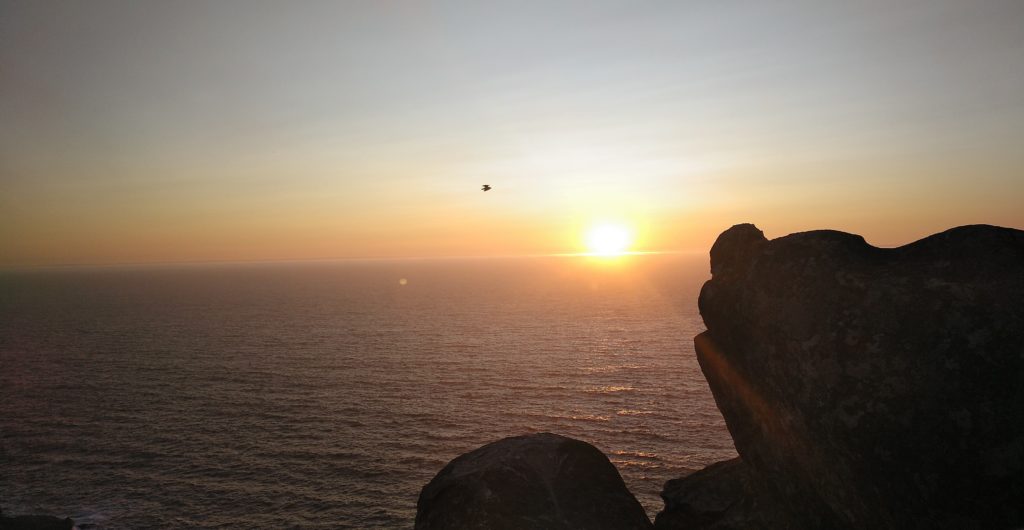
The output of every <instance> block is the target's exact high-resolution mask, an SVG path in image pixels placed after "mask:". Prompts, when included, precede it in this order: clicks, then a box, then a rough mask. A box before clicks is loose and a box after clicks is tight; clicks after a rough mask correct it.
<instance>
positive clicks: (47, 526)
mask: <svg viewBox="0 0 1024 530" xmlns="http://www.w3.org/2000/svg"><path fill="white" fill-rule="evenodd" d="M74 527H75V522H74V521H72V520H71V518H70V517H65V518H64V519H60V518H58V517H54V516H52V515H15V516H12V517H7V516H5V515H3V513H2V512H0V530H71V529H72V528H74Z"/></svg>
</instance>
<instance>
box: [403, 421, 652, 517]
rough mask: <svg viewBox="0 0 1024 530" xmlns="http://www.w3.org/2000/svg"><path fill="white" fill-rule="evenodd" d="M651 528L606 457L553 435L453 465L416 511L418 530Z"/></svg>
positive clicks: (520, 439)
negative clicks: (474, 529)
mask: <svg viewBox="0 0 1024 530" xmlns="http://www.w3.org/2000/svg"><path fill="white" fill-rule="evenodd" d="M650 527H651V523H650V520H649V519H648V518H647V515H646V514H645V513H644V510H643V507H642V506H641V505H640V503H639V502H637V500H636V498H635V497H633V495H632V494H631V493H630V492H629V491H628V490H627V489H626V485H625V484H624V483H623V481H622V477H621V476H619V472H618V471H617V470H616V469H615V466H613V465H612V463H611V462H609V461H608V458H607V457H606V456H605V455H604V454H603V453H601V451H599V450H597V449H596V448H595V447H594V446H592V445H590V444H587V443H584V442H581V441H579V440H574V439H572V438H566V437H563V436H558V435H555V434H549V433H543V434H535V435H529V436H517V437H513V438H505V439H503V440H499V441H497V442H494V443H491V444H488V445H485V446H483V447H481V448H479V449H477V450H475V451H472V452H469V453H466V454H464V455H462V456H459V457H458V458H456V459H454V460H452V461H451V462H450V463H449V464H448V465H447V466H445V468H444V469H442V470H441V471H440V472H439V473H438V474H437V476H435V477H434V479H433V480H431V481H430V483H429V484H427V485H426V487H424V488H423V491H422V492H420V498H419V502H418V503H417V511H416V529H417V530H428V529H430V530H440V529H473V528H480V529H484V528H486V529H503V528H507V529H518V528H522V529H534V528H544V529H552V530H554V529H566V530H569V529H578V530H586V529H595V530H597V529H617V530H629V529H644V528H650Z"/></svg>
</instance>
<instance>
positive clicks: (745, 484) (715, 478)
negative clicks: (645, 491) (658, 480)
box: [654, 458, 778, 530]
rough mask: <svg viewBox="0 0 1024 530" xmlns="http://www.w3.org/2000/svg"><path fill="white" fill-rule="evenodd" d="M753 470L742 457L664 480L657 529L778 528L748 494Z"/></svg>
mask: <svg viewBox="0 0 1024 530" xmlns="http://www.w3.org/2000/svg"><path fill="white" fill-rule="evenodd" d="M749 481H750V472H749V471H748V469H747V466H746V464H744V463H743V460H742V459H740V458H733V459H731V460H725V461H722V462H718V463H715V464H712V465H710V466H708V467H706V468H704V469H702V470H700V471H697V472H696V473H692V474H690V475H687V476H686V477H683V478H678V479H673V480H670V481H668V482H666V483H665V489H664V490H663V491H662V492H661V498H662V499H664V500H665V509H664V510H662V512H661V513H659V514H658V517H657V519H656V520H655V521H654V528H655V529H666V530H671V529H676V528H701V529H706V530H751V529H759V528H765V529H767V528H777V527H778V525H775V524H772V522H769V521H768V520H767V519H766V518H765V517H766V513H765V512H764V511H763V510H762V509H760V508H759V507H758V506H757V504H756V503H755V502H754V498H753V497H752V496H751V495H750V494H749V489H750V484H749Z"/></svg>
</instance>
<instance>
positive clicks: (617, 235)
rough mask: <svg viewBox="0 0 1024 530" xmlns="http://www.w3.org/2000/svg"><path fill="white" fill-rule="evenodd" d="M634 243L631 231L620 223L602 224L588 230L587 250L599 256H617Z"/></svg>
mask: <svg viewBox="0 0 1024 530" xmlns="http://www.w3.org/2000/svg"><path fill="white" fill-rule="evenodd" d="M632 243H633V234H632V233H631V231H630V230H629V229H628V228H626V227H625V226H623V225H620V224H601V225H597V226H595V227H593V228H591V229H590V230H589V231H587V235H586V244H587V250H589V251H590V253H592V254H596V255H599V256H617V255H619V254H623V253H625V252H626V251H627V250H629V246H630V244H632Z"/></svg>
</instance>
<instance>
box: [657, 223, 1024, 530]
mask: <svg viewBox="0 0 1024 530" xmlns="http://www.w3.org/2000/svg"><path fill="white" fill-rule="evenodd" d="M711 272H712V278H711V280H709V281H708V282H707V283H706V284H705V285H704V288H703V290H702V291H701V295H700V300H699V305H700V311H701V315H702V316H703V318H704V322H705V324H706V326H707V329H708V331H707V332H705V333H703V334H701V335H699V336H698V337H697V338H696V339H695V342H696V347H697V357H698V360H699V362H700V364H701V368H702V370H703V371H704V375H705V377H706V378H707V380H708V383H709V385H710V387H711V391H712V393H713V394H714V397H715V401H716V402H717V404H718V407H719V409H720V410H721V412H722V414H723V416H724V417H725V420H726V424H727V426H728V428H729V431H730V433H731V434H732V437H733V440H734V441H735V443H736V449H737V451H738V452H739V454H740V456H741V457H742V460H743V463H742V464H740V463H738V462H737V463H734V464H732V465H733V468H731V470H727V471H723V469H710V468H709V469H707V470H705V472H700V473H704V476H694V477H692V478H691V477H687V478H686V479H683V481H684V482H682V483H676V484H673V482H671V481H670V482H669V485H668V487H667V489H666V494H665V497H666V501H667V502H668V501H669V500H670V499H671V500H672V502H674V503H675V504H674V505H673V506H668V505H667V506H666V507H667V509H666V511H665V512H664V513H663V514H662V515H659V517H658V522H659V525H658V526H659V527H661V528H673V527H682V526H674V524H673V523H672V521H673V520H675V519H677V518H680V517H681V518H685V517H686V516H687V513H686V512H687V510H689V511H691V512H692V511H694V508H693V507H694V506H698V507H699V506H705V508H703V510H704V511H703V512H701V511H700V510H701V509H697V510H696V511H697V512H700V513H702V514H704V515H705V516H707V517H705V519H708V517H710V519H709V520H710V521H711V523H708V524H706V525H705V526H707V527H715V526H713V525H714V524H719V523H721V525H720V526H718V527H721V528H728V527H729V526H728V524H726V523H727V521H726V520H725V519H723V517H724V515H725V514H726V513H727V512H729V511H730V510H731V515H730V516H731V517H736V516H737V515H740V514H738V513H737V512H738V511H743V510H747V511H748V512H749V511H750V510H751V509H754V508H753V507H755V506H756V507H757V508H756V510H758V511H759V512H760V513H758V514H757V517H758V518H760V520H762V521H763V520H770V521H772V523H770V525H769V526H771V527H776V528H784V527H790V528H993V529H996V528H1016V527H1021V526H1024V232H1021V231H1019V230H1012V229H1006V228H998V227H993V226H981V225H979V226H964V227H960V228H955V229H952V230H949V231H947V232H943V233H941V234H936V235H933V236H931V237H928V238H925V239H922V240H920V241H917V242H915V243H912V244H909V245H906V246H903V247H899V248H894V249H881V248H876V247H873V246H871V245H868V244H867V243H866V242H865V241H864V239H863V238H861V237H859V236H855V235H851V234H845V233H841V232H833V231H815V232H805V233H799V234H793V235H790V236H786V237H781V238H778V239H775V240H772V241H768V240H766V239H765V238H764V236H763V234H762V233H761V231H760V230H758V229H757V228H756V227H754V226H753V225H749V224H747V225H737V226H734V227H732V228H731V229H729V230H728V231H726V232H725V233H723V234H722V235H721V236H720V237H719V238H718V241H717V242H716V243H715V245H714V247H712V249H711ZM717 465H720V464H717ZM736 466H741V467H736ZM742 466H745V468H746V469H743V468H742ZM744 473H746V477H743V476H742V475H743V474H744ZM737 477H739V478H737ZM685 481H689V482H685ZM737 483H739V484H741V486H742V487H741V489H742V490H743V491H744V494H743V495H741V496H740V498H741V499H743V500H742V502H741V501H736V504H735V505H734V506H733V508H731V509H730V508H728V507H726V508H725V509H723V504H722V503H721V502H719V503H718V504H716V503H715V502H714V501H713V499H712V501H707V500H706V499H705V500H703V501H702V500H700V493H699V490H701V489H704V490H706V489H707V488H708V487H709V485H714V486H715V487H719V488H720V489H721V490H722V491H725V492H726V493H727V494H728V493H729V492H732V494H733V495H734V496H735V494H736V491H737V489H736V484H737ZM722 488H724V489H722ZM729 488H732V489H729ZM694 499H697V500H694ZM737 506H740V507H743V506H745V508H742V509H740V508H736V507H737ZM716 514H717V515H716ZM698 515H700V514H698ZM746 515H747V516H749V515H750V514H749V513H747V514H746ZM755 519H756V518H755ZM715 521H718V522H717V523H716V522H715ZM707 522H708V521H705V523H707ZM751 526H752V527H756V526H757V525H756V524H752V525H751ZM698 527H699V526H698Z"/></svg>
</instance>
